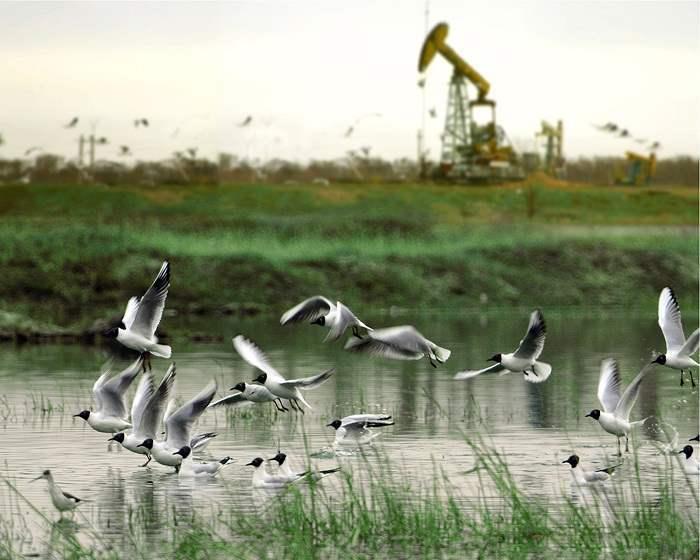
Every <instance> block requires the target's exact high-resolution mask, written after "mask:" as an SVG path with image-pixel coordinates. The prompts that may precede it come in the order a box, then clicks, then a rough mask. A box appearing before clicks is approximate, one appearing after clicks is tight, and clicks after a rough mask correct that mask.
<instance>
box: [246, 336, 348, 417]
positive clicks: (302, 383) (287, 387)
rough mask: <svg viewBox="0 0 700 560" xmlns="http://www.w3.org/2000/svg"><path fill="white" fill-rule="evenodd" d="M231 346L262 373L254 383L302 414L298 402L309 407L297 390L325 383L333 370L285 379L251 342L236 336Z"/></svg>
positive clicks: (302, 411) (309, 388)
mask: <svg viewBox="0 0 700 560" xmlns="http://www.w3.org/2000/svg"><path fill="white" fill-rule="evenodd" d="M233 346H234V348H235V349H236V351H237V352H238V353H239V354H240V356H241V358H243V359H244V360H245V361H246V362H248V364H250V365H251V366H253V367H254V368H256V369H259V370H260V371H261V372H262V373H261V374H260V375H259V376H258V377H257V378H256V379H254V381H255V382H256V383H260V384H261V385H265V387H267V389H268V390H269V391H270V393H272V394H273V395H275V396H276V397H279V398H282V399H285V400H287V401H289V404H290V405H291V407H292V408H296V410H298V411H299V412H301V413H302V414H303V413H304V410H303V409H302V408H301V406H299V402H301V403H302V404H303V405H305V406H306V407H308V408H309V409H310V408H311V405H310V404H309V403H307V402H306V400H304V397H303V396H302V394H301V391H299V389H304V390H306V391H308V390H311V389H316V387H319V386H320V385H321V384H322V383H323V382H325V381H326V380H327V379H328V378H329V377H330V376H331V375H333V372H334V371H335V370H334V369H329V370H327V371H324V372H323V373H319V374H318V375H313V376H311V377H303V378H299V379H289V380H287V379H285V378H284V377H283V376H282V375H281V374H280V373H279V372H278V371H277V370H276V369H275V368H273V367H272V366H271V365H270V363H269V362H268V361H267V356H265V354H263V352H262V350H260V348H258V347H257V346H256V345H255V344H254V343H253V342H252V341H250V340H248V339H247V338H245V337H244V336H242V335H240V334H239V335H237V336H235V337H234V338H233Z"/></svg>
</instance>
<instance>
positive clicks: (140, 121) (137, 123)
mask: <svg viewBox="0 0 700 560" xmlns="http://www.w3.org/2000/svg"><path fill="white" fill-rule="evenodd" d="M134 126H135V127H136V128H138V127H139V126H148V119H144V118H139V119H135V120H134Z"/></svg>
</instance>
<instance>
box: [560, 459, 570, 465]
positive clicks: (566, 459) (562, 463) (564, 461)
mask: <svg viewBox="0 0 700 560" xmlns="http://www.w3.org/2000/svg"><path fill="white" fill-rule="evenodd" d="M568 462H569V460H568V459H566V461H562V462H561V463H562V465H563V464H564V463H568Z"/></svg>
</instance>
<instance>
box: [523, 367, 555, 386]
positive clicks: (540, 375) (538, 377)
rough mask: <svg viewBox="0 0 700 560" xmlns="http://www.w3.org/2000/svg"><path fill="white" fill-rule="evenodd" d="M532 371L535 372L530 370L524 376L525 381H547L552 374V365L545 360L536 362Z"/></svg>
mask: <svg viewBox="0 0 700 560" xmlns="http://www.w3.org/2000/svg"><path fill="white" fill-rule="evenodd" d="M532 371H533V372H534V373H532V372H528V373H527V374H526V375H524V376H523V377H524V378H525V381H529V382H530V383H542V382H543V381H547V379H549V376H550V375H551V374H552V366H551V365H549V364H545V363H544V362H535V363H534V364H533V365H532Z"/></svg>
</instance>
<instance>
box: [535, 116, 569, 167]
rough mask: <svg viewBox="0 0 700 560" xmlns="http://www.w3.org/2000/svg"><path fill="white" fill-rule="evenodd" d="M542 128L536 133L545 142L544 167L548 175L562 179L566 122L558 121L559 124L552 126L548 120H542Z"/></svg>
mask: <svg viewBox="0 0 700 560" xmlns="http://www.w3.org/2000/svg"><path fill="white" fill-rule="evenodd" d="M541 126H542V128H541V129H540V131H539V132H538V133H537V134H535V137H536V138H537V139H538V140H540V139H541V140H542V141H543V142H544V159H543V160H542V169H543V170H544V171H545V173H547V174H548V175H551V176H552V177H557V178H559V179H562V178H563V177H564V163H565V161H564V124H563V123H562V122H561V121H557V126H552V125H551V124H549V123H548V122H547V121H542V123H541Z"/></svg>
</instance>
